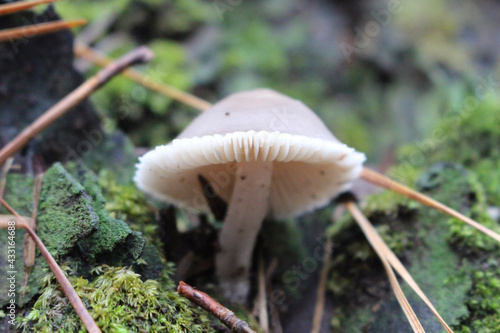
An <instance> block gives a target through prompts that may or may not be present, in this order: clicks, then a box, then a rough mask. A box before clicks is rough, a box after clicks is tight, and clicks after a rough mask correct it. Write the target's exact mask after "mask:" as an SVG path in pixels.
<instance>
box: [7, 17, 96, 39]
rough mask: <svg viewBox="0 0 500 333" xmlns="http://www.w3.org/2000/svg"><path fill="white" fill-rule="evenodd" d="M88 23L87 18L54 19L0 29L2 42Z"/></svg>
mask: <svg viewBox="0 0 500 333" xmlns="http://www.w3.org/2000/svg"><path fill="white" fill-rule="evenodd" d="M86 23H87V20H83V19H80V20H72V21H54V22H46V23H40V24H33V25H27V26H24V27H17V28H11V29H5V30H2V31H0V42H5V41H10V40H15V39H20V38H32V37H35V36H38V35H43V34H48V33H51V32H56V31H59V30H64V29H71V28H74V27H79V26H81V25H84V24H86Z"/></svg>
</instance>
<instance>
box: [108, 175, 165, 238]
mask: <svg viewBox="0 0 500 333" xmlns="http://www.w3.org/2000/svg"><path fill="white" fill-rule="evenodd" d="M99 186H100V187H101V188H102V191H103V195H104V196H105V197H106V210H107V211H108V212H109V214H110V216H111V217H113V218H116V219H121V220H124V221H127V222H129V223H131V226H132V228H134V229H135V230H140V231H142V232H143V233H145V234H147V235H149V236H153V235H154V234H155V232H156V219H155V216H154V212H153V210H152V209H151V207H150V206H149V204H148V202H147V201H146V197H145V195H144V193H143V192H141V191H139V190H138V189H137V187H136V186H135V184H132V183H130V182H129V183H127V184H119V183H117V181H116V179H115V177H114V174H113V173H112V172H111V170H102V171H101V172H99Z"/></svg>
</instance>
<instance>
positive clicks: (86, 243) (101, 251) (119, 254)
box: [67, 164, 145, 265]
mask: <svg viewBox="0 0 500 333" xmlns="http://www.w3.org/2000/svg"><path fill="white" fill-rule="evenodd" d="M67 168H68V170H69V172H70V173H71V174H73V175H74V177H75V178H76V179H77V180H78V181H79V182H80V183H81V184H82V185H83V187H84V188H85V191H86V192H87V193H88V195H89V196H90V197H91V199H92V202H93V208H94V210H95V212H96V214H97V216H98V220H99V223H98V224H97V227H96V231H95V232H94V233H93V234H92V235H90V237H87V238H85V239H81V241H80V242H79V247H80V249H81V251H82V252H83V253H84V254H85V257H86V260H87V261H89V262H96V261H99V262H105V263H108V264H114V265H120V263H123V262H124V261H126V260H129V259H131V260H137V259H138V258H139V257H140V254H141V253H142V250H143V249H144V246H145V239H144V238H143V237H142V235H141V234H140V233H138V232H134V231H132V230H131V229H130V227H129V226H128V225H127V224H126V223H125V222H124V221H121V220H117V219H114V218H112V217H110V216H109V213H108V212H107V211H106V201H105V199H104V196H103V194H102V191H101V188H100V186H99V183H98V180H97V177H96V175H94V174H93V173H92V172H91V171H90V170H88V169H86V168H85V167H83V166H82V165H77V164H68V165H67Z"/></svg>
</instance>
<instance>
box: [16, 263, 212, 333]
mask: <svg viewBox="0 0 500 333" xmlns="http://www.w3.org/2000/svg"><path fill="white" fill-rule="evenodd" d="M95 272H96V273H97V274H98V275H99V276H98V277H97V278H96V279H94V280H93V281H90V282H89V281H88V280H86V279H83V278H78V277H70V281H71V283H72V285H73V286H74V287H75V290H76V291H77V293H78V294H79V296H80V297H81V298H82V300H83V301H84V303H85V304H86V305H87V308H88V309H89V311H90V313H91V315H92V317H93V318H94V319H95V321H96V323H97V325H98V326H99V327H100V329H101V330H102V331H103V332H111V333H113V332H114V333H121V332H192V333H197V332H214V330H213V329H212V328H211V327H210V322H209V320H208V319H207V317H206V316H205V315H202V314H200V312H199V311H198V310H197V309H194V308H193V307H191V305H190V304H189V301H187V300H186V299H183V298H181V297H180V296H179V295H177V293H175V292H174V291H173V290H165V289H164V288H162V287H161V286H160V285H159V283H158V282H157V281H155V280H146V281H143V280H142V279H141V277H140V275H139V274H137V273H135V272H133V271H132V270H130V269H127V268H123V267H109V266H102V267H98V268H96V270H95ZM44 283H45V286H44V287H45V288H44V292H43V293H42V295H41V296H40V298H39V299H38V300H37V302H36V303H35V305H34V306H33V308H32V310H31V311H30V313H29V314H28V315H27V316H26V317H25V318H22V319H20V327H21V329H22V331H23V332H47V333H49V332H78V331H82V332H83V331H85V330H84V327H83V325H82V323H81V320H80V318H79V317H78V316H77V314H76V312H75V311H74V310H73V308H71V306H70V304H69V302H68V300H67V299H66V297H65V296H64V294H63V293H62V291H61V289H60V287H59V286H58V285H57V283H56V281H55V279H54V277H53V276H52V275H49V276H47V277H46V278H45V279H44Z"/></svg>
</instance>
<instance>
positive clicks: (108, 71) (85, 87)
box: [0, 47, 153, 164]
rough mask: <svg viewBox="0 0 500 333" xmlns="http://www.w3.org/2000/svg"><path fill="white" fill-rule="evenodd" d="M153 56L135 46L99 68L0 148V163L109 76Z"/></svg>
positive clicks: (109, 77)
mask: <svg viewBox="0 0 500 333" xmlns="http://www.w3.org/2000/svg"><path fill="white" fill-rule="evenodd" d="M152 58H153V52H152V51H151V50H150V49H148V48H146V47H140V48H137V49H135V50H133V51H131V52H129V53H127V54H126V55H124V56H123V57H121V58H119V59H118V60H116V61H114V62H113V63H111V64H109V65H108V66H106V67H104V68H103V69H101V70H100V71H99V72H97V74H95V75H94V76H92V77H91V78H89V79H88V80H87V81H85V82H84V83H82V84H81V85H80V86H79V87H77V88H76V89H75V90H73V91H72V92H71V93H69V94H68V95H67V96H66V97H64V98H63V99H62V100H60V101H59V102H57V104H56V105H54V106H53V107H51V108H50V109H48V110H47V111H45V112H44V113H43V114H42V115H41V116H40V117H39V118H37V119H36V120H35V121H34V122H33V123H31V124H30V125H29V126H28V127H26V128H25V129H24V130H23V131H22V132H21V133H19V135H18V136H16V137H15V138H14V139H13V140H12V141H10V142H9V143H8V144H7V145H5V147H3V148H2V149H1V150H0V164H1V163H3V162H4V161H5V160H6V159H7V158H8V157H9V156H11V155H12V154H14V153H15V152H16V151H18V150H19V149H21V148H22V147H24V145H25V144H26V143H28V141H29V140H30V139H31V138H33V137H34V136H35V135H37V134H38V133H40V132H41V131H43V130H44V129H45V128H46V127H47V126H49V125H50V124H52V123H53V122H54V121H56V120H57V119H59V118H60V117H61V116H63V115H64V114H65V113H66V112H67V111H68V110H70V109H71V108H73V107H74V106H75V105H77V104H78V103H80V102H81V101H82V100H84V99H85V98H87V97H88V96H90V95H91V94H92V93H93V92H94V91H95V90H96V89H98V88H99V87H102V86H103V85H104V84H105V83H106V82H108V81H109V80H110V79H111V78H113V77H114V76H116V75H117V74H118V73H120V72H121V71H123V70H124V69H125V68H127V67H129V66H132V65H135V64H138V63H144V62H147V61H149V60H150V59H152Z"/></svg>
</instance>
